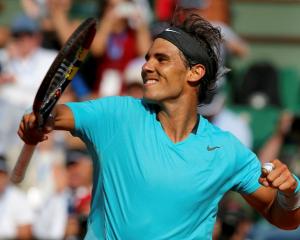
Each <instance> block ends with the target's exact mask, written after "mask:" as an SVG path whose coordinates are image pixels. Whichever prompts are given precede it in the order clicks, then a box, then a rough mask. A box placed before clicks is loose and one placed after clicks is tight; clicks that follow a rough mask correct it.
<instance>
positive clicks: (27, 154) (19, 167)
mask: <svg viewBox="0 0 300 240" xmlns="http://www.w3.org/2000/svg"><path fill="white" fill-rule="evenodd" d="M34 149H35V145H28V144H24V145H23V148H22V151H21V153H20V155H19V158H18V161H17V163H16V165H15V167H14V169H13V171H12V174H11V177H10V179H11V181H12V182H13V183H20V182H22V180H23V179H24V176H25V173H26V169H27V167H28V164H29V162H30V159H31V157H32V154H33V152H34Z"/></svg>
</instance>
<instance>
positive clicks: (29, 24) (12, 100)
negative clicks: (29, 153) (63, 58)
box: [0, 15, 56, 152]
mask: <svg viewBox="0 0 300 240" xmlns="http://www.w3.org/2000/svg"><path fill="white" fill-rule="evenodd" d="M10 31H11V38H10V40H9V42H8V43H7V46H6V47H5V48H4V49H1V50H0V65H1V70H2V71H1V73H0V105H1V113H0V119H1V126H0V152H3V151H4V149H5V150H8V151H9V149H12V148H13V147H15V146H18V144H19V143H20V142H19V141H18V139H17V137H16V134H15V132H16V130H17V125H18V121H19V119H20V118H21V116H22V115H23V113H24V111H25V109H28V108H29V107H30V106H31V105H32V102H33V99H34V96H35V93H36V91H37V89H38V87H39V85H40V82H41V81H42V80H43V77H44V75H45V74H46V72H47V70H48V68H49V66H50V64H51V63H52V61H53V60H54V58H55V56H56V52H55V51H50V50H46V49H43V48H41V46H40V44H41V35H40V28H39V25H38V23H37V22H36V21H34V20H33V19H31V18H30V17H28V16H26V15H18V16H17V17H16V18H15V19H14V21H13V22H12V23H11V26H10Z"/></svg>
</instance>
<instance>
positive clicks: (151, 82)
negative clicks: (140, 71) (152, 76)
mask: <svg viewBox="0 0 300 240" xmlns="http://www.w3.org/2000/svg"><path fill="white" fill-rule="evenodd" d="M146 83H147V84H153V83H156V81H155V80H147V81H146Z"/></svg>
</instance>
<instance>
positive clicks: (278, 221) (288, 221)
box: [266, 197, 300, 230]
mask: <svg viewBox="0 0 300 240" xmlns="http://www.w3.org/2000/svg"><path fill="white" fill-rule="evenodd" d="M266 218H267V219H268V220H269V221H270V222H271V223H272V224H274V225H275V226H277V227H279V228H281V229H285V230H291V229H295V228H297V227H298V226H299V225H300V208H298V209H296V210H293V211H289V210H286V209H284V208H283V207H282V206H281V204H280V203H279V201H278V197H276V199H275V200H274V202H273V204H272V205H271V207H270V209H268V211H267V214H266Z"/></svg>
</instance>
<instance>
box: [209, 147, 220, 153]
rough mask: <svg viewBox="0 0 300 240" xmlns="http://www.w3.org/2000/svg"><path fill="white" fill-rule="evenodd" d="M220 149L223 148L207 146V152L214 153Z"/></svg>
mask: <svg viewBox="0 0 300 240" xmlns="http://www.w3.org/2000/svg"><path fill="white" fill-rule="evenodd" d="M218 148H221V147H219V146H215V147H210V146H207V151H209V152H210V151H213V150H216V149H218Z"/></svg>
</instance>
